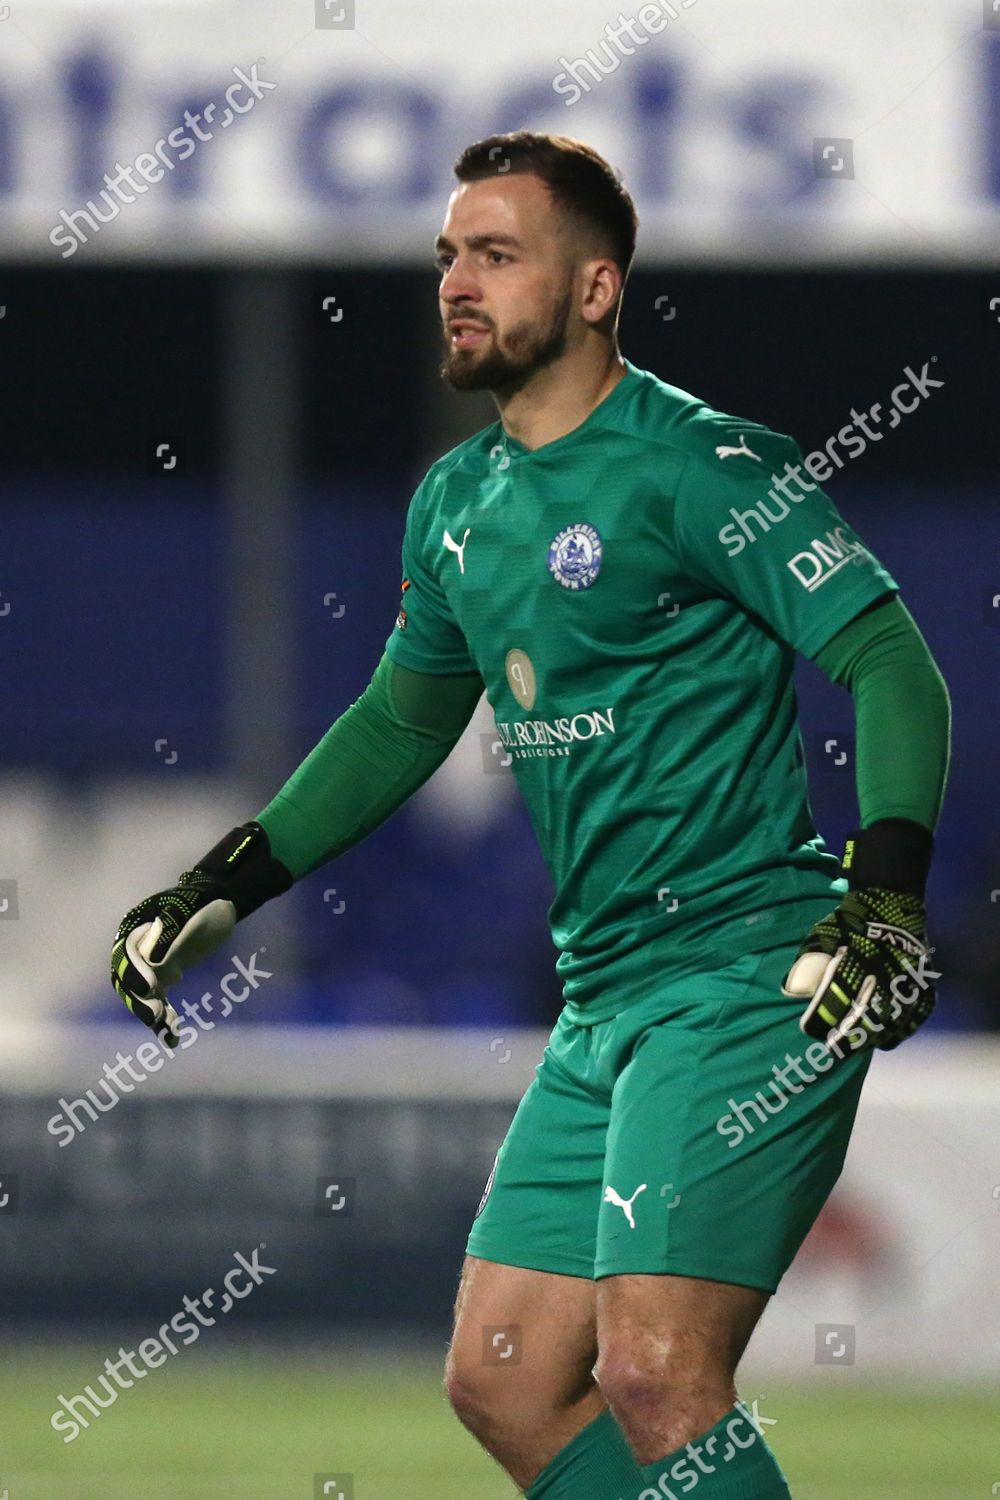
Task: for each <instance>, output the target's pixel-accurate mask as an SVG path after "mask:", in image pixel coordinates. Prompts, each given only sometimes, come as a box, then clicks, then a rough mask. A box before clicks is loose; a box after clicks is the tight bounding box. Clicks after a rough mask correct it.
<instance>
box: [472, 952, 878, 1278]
mask: <svg viewBox="0 0 1000 1500" xmlns="http://www.w3.org/2000/svg"><path fill="white" fill-rule="evenodd" d="M797 952H798V945H797V944H796V945H792V946H788V945H783V946H782V947H780V948H771V949H769V950H768V951H767V952H765V953H751V954H747V955H745V956H744V957H742V958H740V959H738V960H736V961H735V962H734V963H731V964H729V965H727V966H726V967H725V968H722V969H717V970H714V971H713V972H711V973H704V974H692V975H687V976H685V977H684V978H682V979H677V980H672V981H667V982H665V983H664V985H663V987H662V989H660V990H659V991H658V992H657V993H656V994H655V995H651V996H650V997H649V998H648V999H644V1000H641V1001H639V1002H637V1003H636V1004H634V1005H632V1006H630V1007H629V1008H627V1009H626V1010H624V1011H622V1012H621V1013H620V1014H619V1015H617V1016H615V1017H613V1018H612V1019H611V1020H608V1021H601V1022H597V1023H596V1024H594V1025H591V1026H583V1025H575V1024H574V1023H573V1022H571V1021H569V1020H567V1019H566V1016H565V1012H564V1013H563V1014H562V1015H561V1016H560V1018H559V1020H558V1021H557V1022H556V1025H555V1028H554V1029H553V1031H552V1035H551V1036H550V1038H549V1041H548V1044H547V1046H546V1048H545V1052H544V1054H543V1057H542V1061H541V1063H539V1065H538V1068H537V1069H536V1074H535V1078H534V1080H533V1081H532V1083H531V1085H530V1086H529V1088H528V1089H527V1091H526V1093H525V1095H524V1097H523V1098H522V1100H521V1102H520V1104H519V1106H518V1109H517V1112H516V1114H515V1115H514V1118H513V1120H512V1122H511V1125H510V1128H509V1130H508V1132H507V1135H506V1138H505V1139H504V1141H503V1144H502V1145H501V1147H500V1150H499V1152H498V1154H497V1159H496V1162H495V1164H494V1168H493V1172H492V1173H491V1176H490V1181H489V1183H488V1184H487V1188H486V1192H485V1193H484V1195H483V1201H482V1203H481V1204H480V1207H479V1212H478V1213H477V1215H476V1219H475V1222H474V1224H473V1226H472V1232H471V1234H470V1235H469V1241H468V1247H467V1248H468V1253H469V1254H470V1255H476V1256H481V1257H482V1258H483V1259H485V1260H492V1261H499V1262H501V1263H502V1264H505V1265H512V1266H526V1267H528V1268H530V1269H533V1270H538V1271H555V1272H560V1273H563V1274H566V1275H571V1276H587V1277H592V1278H593V1279H595V1280H596V1279H597V1278H598V1277H602V1276H616V1275H623V1274H627V1273H643V1272H646V1273H649V1272H652V1273H670V1274H673V1275H676V1276H698V1277H706V1278H709V1279H710V1280H713V1281H725V1282H733V1283H736V1284H738V1285H741V1286H751V1287H758V1288H761V1289H762V1290H764V1291H769V1292H773V1291H774V1290H775V1289H776V1288H777V1286H778V1283H779V1281H780V1280H781V1278H782V1276H783V1275H784V1273H785V1271H786V1270H787V1269H788V1267H789V1266H790V1265H791V1263H792V1260H793V1259H794V1257H795V1254H796V1252H797V1251H798V1248H799V1246H800V1245H801V1244H802V1241H803V1240H804V1239H805V1236H806V1235H807V1234H808V1232H809V1229H810V1227H811V1226H812V1224H813V1222H814V1220H815V1219H816V1216H817V1214H818V1213H819V1211H820V1209H821V1208H822V1206H823V1204H824V1202H825V1201H826V1199H827V1197H828V1195H829V1193H830V1191H831V1189H832V1188H833V1185H834V1183H835V1182H836V1180H837V1178H838V1177H839V1176H840V1172H841V1168H842V1167H843V1164H844V1156H845V1153H846V1151H847V1143H848V1140H849V1139H850V1134H851V1129H852V1127H853V1124H854V1117H855V1114H856V1112H857V1107H858V1099H859V1096H860V1093H861V1086H862V1084H863V1082H864V1078H865V1074H866V1072H867V1069H868V1064H869V1062H870V1060H871V1059H870V1055H869V1054H867V1053H865V1054H860V1055H853V1056H852V1055H851V1054H850V1053H847V1054H845V1056H844V1057H843V1058H842V1059H841V1060H836V1059H834V1058H832V1057H831V1056H830V1054H829V1053H827V1051H826V1049H825V1048H824V1047H823V1046H822V1044H821V1043H817V1042H812V1041H810V1040H809V1038H808V1037H806V1036H805V1035H803V1033H802V1032H801V1031H800V1030H799V1017H800V1016H801V1014H802V1009H803V1006H802V1002H801V1001H797V1000H789V999H788V998H786V997H785V996H784V995H782V993H781V982H782V980H783V978H784V976H785V975H786V974H787V972H788V970H789V968H790V967H791V965H792V962H793V960H794V959H795V956H796V954H797Z"/></svg>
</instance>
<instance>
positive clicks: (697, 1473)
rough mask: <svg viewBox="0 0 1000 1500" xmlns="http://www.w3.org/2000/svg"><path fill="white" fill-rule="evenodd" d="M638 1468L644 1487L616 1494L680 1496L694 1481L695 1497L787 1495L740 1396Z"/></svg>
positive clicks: (642, 1498) (722, 1499) (765, 1499)
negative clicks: (699, 1430) (698, 1431)
mask: <svg viewBox="0 0 1000 1500" xmlns="http://www.w3.org/2000/svg"><path fill="white" fill-rule="evenodd" d="M639 1473H640V1475H641V1477H642V1482H643V1483H644V1484H645V1485H646V1486H647V1488H646V1489H644V1490H641V1491H640V1493H639V1494H638V1496H635V1497H633V1496H628V1497H626V1496H624V1495H623V1496H622V1497H621V1500H681V1497H682V1496H683V1495H686V1494H687V1493H688V1492H689V1491H690V1490H693V1489H695V1487H696V1486H697V1493H698V1500H791V1491H790V1490H789V1488H788V1485H787V1483H786V1481H785V1476H784V1475H783V1474H782V1472H781V1470H780V1468H779V1467H778V1461H777V1459H776V1458H775V1456H774V1454H773V1453H772V1452H771V1450H770V1448H769V1447H768V1446H767V1444H766V1443H765V1441H764V1436H763V1433H762V1431H761V1429H760V1428H759V1427H758V1426H757V1424H756V1422H755V1421H754V1420H753V1414H752V1413H751V1411H750V1408H749V1407H747V1406H746V1405H744V1404H743V1403H742V1402H740V1403H738V1404H737V1405H736V1406H735V1407H734V1408H733V1410H732V1411H729V1412H727V1413H726V1415H725V1416H724V1417H722V1418H721V1419H720V1420H719V1421H718V1422H716V1424H715V1426H714V1427H713V1428H712V1429H711V1431H710V1432H706V1433H705V1435H704V1437H700V1438H694V1439H693V1440H692V1441H691V1442H690V1443H685V1444H684V1446H683V1447H682V1448H678V1449H677V1451H676V1452H675V1453H668V1454H667V1456H666V1458H661V1459H659V1460H658V1461H657V1462H656V1463H652V1464H647V1465H646V1466H645V1468H642V1469H640V1470H639ZM594 1500H597V1495H596V1493H595V1495H594ZM601 1500H604V1497H603V1496H601ZM609 1500H611V1497H609ZM614 1500H618V1496H617V1495H616V1496H614Z"/></svg>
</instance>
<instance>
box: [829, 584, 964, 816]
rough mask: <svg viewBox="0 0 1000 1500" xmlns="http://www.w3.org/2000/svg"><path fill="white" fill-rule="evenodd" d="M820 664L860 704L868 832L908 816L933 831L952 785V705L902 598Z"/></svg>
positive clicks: (861, 795)
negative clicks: (882, 820) (885, 820)
mask: <svg viewBox="0 0 1000 1500" xmlns="http://www.w3.org/2000/svg"><path fill="white" fill-rule="evenodd" d="M814 660H815V662H816V665H817V666H818V667H820V668H822V670H823V671H824V672H825V673H826V674H827V676H828V677H830V678H832V680H833V681H834V682H838V683H840V685H841V686H842V687H845V688H847V690H848V692H849V693H851V695H852V696H853V698H854V712H855V736H856V741H857V782H858V806H859V809H860V813H861V826H862V827H863V828H867V827H868V826H869V824H871V823H874V822H876V821H877V820H878V819H880V818H908V819H910V820H911V821H912V822H914V823H920V824H922V825H923V826H924V827H925V828H928V829H930V831H931V832H932V833H933V832H934V830H935V828H936V826H937V821H938V817H939V816H940V813H941V803H942V801H943V798H944V789H945V784H946V782H947V779H948V766H949V761H950V755H951V703H950V700H949V697H948V689H947V687H946V686H945V682H944V678H943V677H942V676H941V673H940V671H939V670H938V667H937V664H936V662H935V661H934V658H933V657H932V656H931V654H930V651H929V650H928V648H927V643H926V641H925V640H924V638H923V636H922V635H921V633H920V631H919V629H918V628H917V625H916V623H915V622H914V620H913V617H912V615H911V614H910V612H909V610H908V609H907V608H906V606H905V605H904V604H903V602H902V600H900V599H898V598H896V597H893V598H892V599H891V600H889V601H882V602H880V603H878V604H877V605H875V606H874V607H873V608H871V609H869V610H866V611H864V612H863V613H862V614H860V615H858V616H857V617H856V618H855V619H853V620H852V621H851V623H850V624H849V625H847V626H845V627H844V629H843V630H840V631H838V632H837V634H836V635H835V636H834V637H833V638H832V640H830V641H828V642H827V644H826V645H825V646H824V647H823V649H822V651H820V652H818V654H817V655H816V657H815V658H814Z"/></svg>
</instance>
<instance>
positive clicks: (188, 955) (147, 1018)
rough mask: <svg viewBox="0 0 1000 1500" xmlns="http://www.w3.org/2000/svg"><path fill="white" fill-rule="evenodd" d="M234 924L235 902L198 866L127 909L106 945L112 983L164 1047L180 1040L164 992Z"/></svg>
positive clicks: (172, 1045) (220, 940) (198, 960)
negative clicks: (110, 942)
mask: <svg viewBox="0 0 1000 1500" xmlns="http://www.w3.org/2000/svg"><path fill="white" fill-rule="evenodd" d="M235 926H236V908H235V906H234V905H233V903H232V901H229V900H227V899H226V898H225V896H224V894H223V891H222V887H221V884H220V882H219V881H218V880H216V879H214V878H213V877H212V876H210V875H207V874H206V873H205V872H204V871H202V870H200V869H194V870H188V871H187V872H186V873H185V874H184V875H182V876H181V878H180V880H179V881H178V883H177V885H175V886H173V887H172V888H171V889H170V890H167V891H158V892H157V894H156V895H155V896H147V897H146V900H145V901H140V902H139V904H138V906H133V907H132V909H131V911H129V912H126V914H125V916H124V917H123V918H122V921H121V925H120V926H119V928H118V931H117V933H116V935H115V942H114V947H113V948H112V950H111V983H112V984H113V985H114V987H115V989H116V990H117V992H118V994H119V995H120V996H121V998H122V1000H124V1002H125V1004H126V1005H127V1006H128V1008H129V1010H130V1011H131V1012H132V1014H133V1015H134V1016H138V1018H139V1020H140V1021H142V1023H143V1025H145V1026H148V1027H149V1028H150V1030H152V1031H154V1032H155V1033H156V1035H157V1037H159V1038H160V1039H161V1040H162V1041H164V1042H165V1043H166V1045H167V1046H168V1047H176V1046H177V1044H178V1042H179V1041H180V1036H179V1034H178V1029H177V1028H178V1016H177V1012H176V1011H175V1010H174V1008H173V1006H172V1005H171V1004H170V1001H169V1000H168V998H167V994H168V990H169V988H170V986H171V985H174V984H177V982H178V981H179V980H180V979H181V977H182V975H183V972H184V970H185V969H186V968H189V967H190V966H191V965H192V964H196V963H199V962H200V961H201V959H203V958H207V957H208V955H209V954H210V953H213V952H214V951H215V949H216V948H218V947H219V945H220V944H221V943H224V942H225V941H226V939H227V938H228V937H229V934H230V933H231V932H232V930H233V928H234V927H235Z"/></svg>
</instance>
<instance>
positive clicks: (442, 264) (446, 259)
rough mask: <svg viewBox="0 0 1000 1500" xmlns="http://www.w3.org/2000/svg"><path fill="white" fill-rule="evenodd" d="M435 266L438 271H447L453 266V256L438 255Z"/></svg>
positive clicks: (435, 258)
mask: <svg viewBox="0 0 1000 1500" xmlns="http://www.w3.org/2000/svg"><path fill="white" fill-rule="evenodd" d="M434 265H435V267H436V269H437V270H438V271H447V269H448V267H449V266H450V265H451V256H450V255H436V256H435V257H434Z"/></svg>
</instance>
